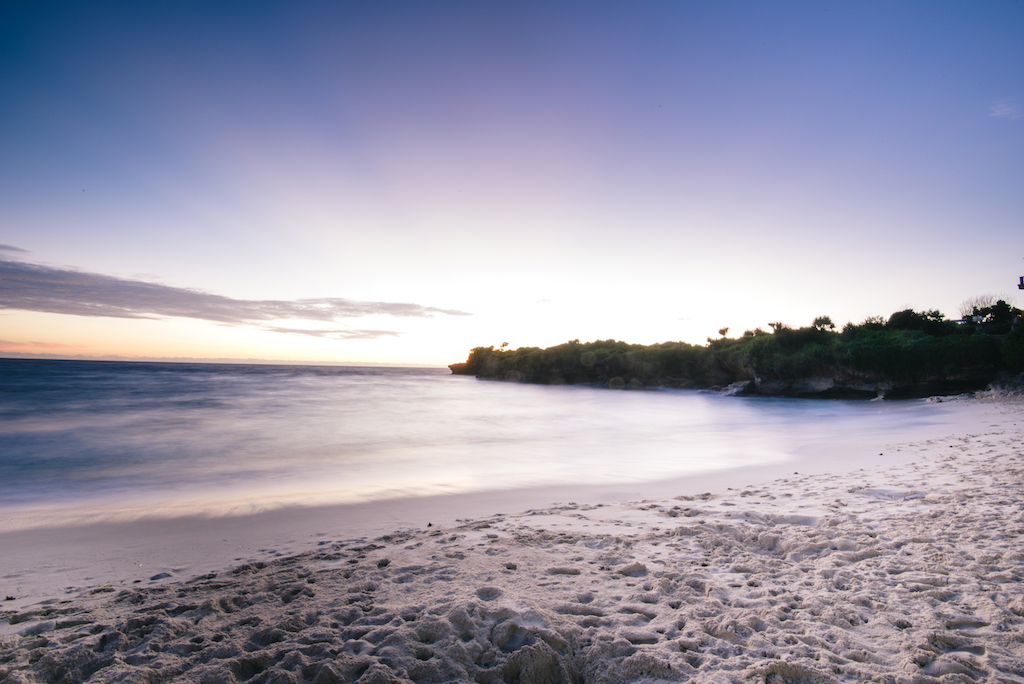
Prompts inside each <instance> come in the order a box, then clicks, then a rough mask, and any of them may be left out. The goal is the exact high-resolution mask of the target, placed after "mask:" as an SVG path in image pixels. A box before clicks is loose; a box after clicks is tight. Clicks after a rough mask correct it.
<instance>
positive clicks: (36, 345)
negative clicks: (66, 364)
mask: <svg viewBox="0 0 1024 684" xmlns="http://www.w3.org/2000/svg"><path fill="white" fill-rule="evenodd" d="M80 347H81V345H77V344H54V343H51V342H11V341H10V340H0V349H2V350H4V351H8V350H10V349H26V348H27V349H79V348H80Z"/></svg>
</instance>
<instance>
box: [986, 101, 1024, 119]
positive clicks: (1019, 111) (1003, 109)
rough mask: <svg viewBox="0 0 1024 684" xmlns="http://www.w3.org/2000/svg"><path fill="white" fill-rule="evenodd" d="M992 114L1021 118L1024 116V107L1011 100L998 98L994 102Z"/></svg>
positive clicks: (1002, 117) (1005, 117)
mask: <svg viewBox="0 0 1024 684" xmlns="http://www.w3.org/2000/svg"><path fill="white" fill-rule="evenodd" d="M990 116H995V117H998V118H1000V119H1020V118H1024V107H1021V106H1020V104H1018V103H1016V102H1011V101H1010V100H996V101H995V102H993V103H992V112H991V113H990Z"/></svg>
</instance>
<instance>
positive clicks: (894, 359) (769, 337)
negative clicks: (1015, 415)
mask: <svg viewBox="0 0 1024 684" xmlns="http://www.w3.org/2000/svg"><path fill="white" fill-rule="evenodd" d="M1021 314H1022V312H1021V311H1020V310H1019V309H1016V308H1014V307H1012V306H1010V305H1009V304H1007V303H1006V302H1005V301H1002V300H999V301H997V302H995V303H994V304H991V305H990V306H986V307H976V308H975V309H974V311H973V315H969V316H968V315H965V316H964V318H963V319H961V320H959V321H951V320H946V319H945V317H944V316H943V315H942V314H941V313H939V312H938V311H923V312H919V311H914V310H912V309H906V310H904V311H898V312H896V313H894V314H892V316H890V317H889V318H888V319H885V318H882V317H872V318H869V319H867V320H866V321H864V322H863V323H860V324H853V323H848V324H847V325H845V326H844V327H843V329H842V330H841V331H837V330H836V329H835V325H834V324H833V323H832V320H831V319H830V318H829V317H828V316H821V317H819V318H817V319H815V320H814V322H813V324H812V325H810V326H807V327H803V328H791V327H789V326H786V325H784V324H782V323H772V324H771V325H770V327H771V329H772V330H771V332H768V331H765V330H762V329H760V328H758V329H757V330H747V331H746V332H744V333H743V335H742V336H740V337H736V338H729V337H727V336H726V335H727V333H728V329H727V328H723V329H722V330H720V331H719V334H720V335H721V337H720V338H718V339H711V338H709V339H708V343H707V344H706V345H691V344H687V343H685V342H663V343H661V344H652V345H639V344H628V343H626V342H621V341H617V340H598V341H595V342H580V341H579V340H572V341H570V342H566V343H565V344H560V345H557V346H554V347H548V348H547V349H540V348H537V347H520V348H518V349H507V348H505V345H502V346H501V347H499V348H497V349H496V348H494V347H476V348H475V349H473V350H472V351H471V352H470V354H469V358H468V359H467V360H466V361H465V362H464V363H453V364H451V365H450V366H449V368H451V370H452V373H455V374H457V375H473V376H476V377H478V378H489V379H494V380H505V381H512V382H529V383H540V384H553V385H560V384H574V385H575V384H586V385H593V386H598V387H608V388H611V389H648V388H659V387H675V388H686V389H716V390H720V391H723V392H727V393H730V394H740V395H763V396H780V397H820V398H844V399H846V398H864V399H871V398H876V397H885V398H889V399H903V398H915V397H926V396H935V395H950V394H960V393H963V392H971V391H976V390H980V389H984V388H985V387H986V386H987V385H988V384H989V383H991V382H992V381H993V380H995V379H997V378H999V377H1001V376H1006V375H1010V374H1015V373H1020V372H1021V371H1024V325H1022V324H1020V322H1021Z"/></svg>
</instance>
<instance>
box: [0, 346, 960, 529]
mask: <svg viewBox="0 0 1024 684" xmlns="http://www.w3.org/2000/svg"><path fill="white" fill-rule="evenodd" d="M942 420H943V416H942V405H941V404H931V405H929V404H926V403H925V402H920V401H908V402H854V401H822V400H794V399H767V398H744V397H727V396H720V395H718V394H716V393H713V392H699V391H683V390H660V391H628V390H627V391H612V390H606V389H598V388H591V387H573V386H558V387H555V386H550V387H549V386H538V385H525V384H514V383H501V382H493V381H484V380H477V379H475V378H472V377H464V376H453V375H451V374H450V373H449V371H448V370H447V369H437V368H354V367H336V366H323V367H313V366H274V365H242V364H239V365H231V364H196V363H130V362H123V363H122V362H102V361H53V360H25V359H0V531H3V530H10V529H18V528H24V527H31V526H40V525H60V524H65V523H67V522H70V521H81V522H84V521H91V520H103V519H131V518H137V517H143V516H176V515H192V514H196V513H201V514H211V515H225V514H227V515H230V514H244V513H251V512H256V511H260V510H266V509H268V508H273V507H278V506H291V505H320V504H332V503H354V502H365V501H373V500H380V499H389V498H401V497H415V496H426V495H434V494H445V493H464V492H481V491H487V490H494V489H513V488H524V487H534V486H542V485H562V486H564V485H577V484H579V485H582V484H608V483H622V482H643V481H654V480H659V479H665V478H678V477H685V476H687V475H688V474H694V473H701V472H706V471H709V470H716V469H727V468H736V467H741V466H745V465H752V464H762V463H772V462H778V461H785V460H786V459H789V458H792V457H793V456H794V454H795V453H796V452H797V451H798V450H800V449H801V448H803V447H806V446H807V445H808V444H816V443H817V444H825V443H829V442H834V441H835V440H842V439H848V438H851V437H853V436H855V435H858V434H862V433H863V432H864V431H866V430H870V431H872V432H873V433H875V434H877V433H879V432H883V433H884V431H885V430H887V429H892V430H893V431H895V430H897V429H904V430H905V428H906V426H907V425H908V423H910V422H916V423H920V424H922V425H925V424H934V423H941V421H942Z"/></svg>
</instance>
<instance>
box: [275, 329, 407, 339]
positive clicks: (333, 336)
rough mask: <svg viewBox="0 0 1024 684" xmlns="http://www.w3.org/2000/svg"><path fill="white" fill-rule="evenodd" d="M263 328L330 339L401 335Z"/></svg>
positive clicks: (393, 332) (397, 334)
mask: <svg viewBox="0 0 1024 684" xmlns="http://www.w3.org/2000/svg"><path fill="white" fill-rule="evenodd" d="M264 330H269V331H270V332H279V333H291V334H293V335H312V336H313V337H325V338H328V339H332V340H376V339H379V338H381V337H400V336H401V335H402V333H400V332H395V331H394V330H307V329H305V328H264Z"/></svg>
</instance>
